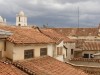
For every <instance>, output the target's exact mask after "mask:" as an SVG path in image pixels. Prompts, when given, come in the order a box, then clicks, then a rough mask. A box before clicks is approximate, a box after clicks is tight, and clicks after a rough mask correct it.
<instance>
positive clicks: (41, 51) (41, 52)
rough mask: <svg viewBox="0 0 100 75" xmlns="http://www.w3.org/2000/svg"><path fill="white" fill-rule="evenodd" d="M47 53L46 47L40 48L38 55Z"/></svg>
mask: <svg viewBox="0 0 100 75" xmlns="http://www.w3.org/2000/svg"><path fill="white" fill-rule="evenodd" d="M44 55H47V48H41V49H40V56H44Z"/></svg>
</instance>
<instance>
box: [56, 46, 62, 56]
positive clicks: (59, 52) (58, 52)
mask: <svg viewBox="0 0 100 75" xmlns="http://www.w3.org/2000/svg"><path fill="white" fill-rule="evenodd" d="M62 54H63V53H62V47H57V55H62Z"/></svg>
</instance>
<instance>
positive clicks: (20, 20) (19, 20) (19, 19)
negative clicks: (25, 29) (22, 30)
mask: <svg viewBox="0 0 100 75" xmlns="http://www.w3.org/2000/svg"><path fill="white" fill-rule="evenodd" d="M16 26H27V17H26V16H25V14H24V12H23V11H20V12H19V14H18V15H17V16H16Z"/></svg>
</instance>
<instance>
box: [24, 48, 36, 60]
mask: <svg viewBox="0 0 100 75" xmlns="http://www.w3.org/2000/svg"><path fill="white" fill-rule="evenodd" d="M33 57H34V50H33V49H30V50H24V59H28V58H33Z"/></svg>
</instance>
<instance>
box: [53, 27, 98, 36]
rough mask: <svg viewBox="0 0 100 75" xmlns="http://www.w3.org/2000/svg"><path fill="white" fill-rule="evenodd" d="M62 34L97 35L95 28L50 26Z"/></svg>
mask: <svg viewBox="0 0 100 75" xmlns="http://www.w3.org/2000/svg"><path fill="white" fill-rule="evenodd" d="M52 29H53V30H56V31H57V32H58V33H61V34H62V35H64V36H97V35H98V27H97V28H52Z"/></svg>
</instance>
